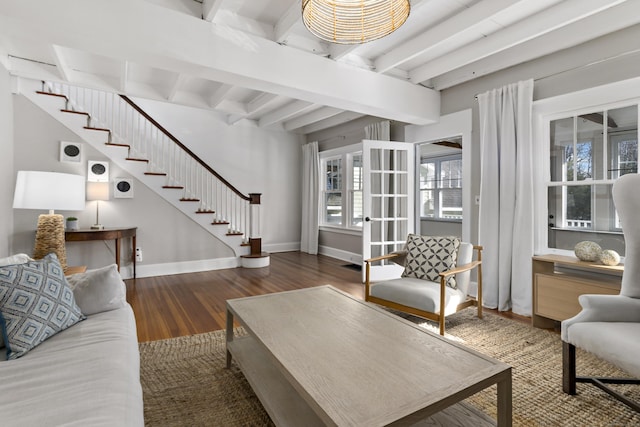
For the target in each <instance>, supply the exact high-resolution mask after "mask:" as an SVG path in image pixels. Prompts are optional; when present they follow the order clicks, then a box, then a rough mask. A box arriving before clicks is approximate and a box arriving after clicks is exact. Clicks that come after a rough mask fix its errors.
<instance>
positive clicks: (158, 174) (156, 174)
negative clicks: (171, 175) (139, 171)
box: [144, 172, 167, 176]
mask: <svg viewBox="0 0 640 427" xmlns="http://www.w3.org/2000/svg"><path fill="white" fill-rule="evenodd" d="M144 174H145V175H153V176H167V174H166V173H164V172H145V173H144Z"/></svg>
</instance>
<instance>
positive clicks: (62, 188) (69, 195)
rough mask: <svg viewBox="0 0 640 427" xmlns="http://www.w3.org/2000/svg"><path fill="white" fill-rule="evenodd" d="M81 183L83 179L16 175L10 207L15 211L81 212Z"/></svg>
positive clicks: (48, 174)
mask: <svg viewBox="0 0 640 427" xmlns="http://www.w3.org/2000/svg"><path fill="white" fill-rule="evenodd" d="M84 182H85V180H84V176H82V175H72V174H68V173H58V172H39V171H18V176H17V179H16V191H15V193H14V196H13V207H14V208H16V209H40V210H65V211H81V210H84V208H85V199H84Z"/></svg>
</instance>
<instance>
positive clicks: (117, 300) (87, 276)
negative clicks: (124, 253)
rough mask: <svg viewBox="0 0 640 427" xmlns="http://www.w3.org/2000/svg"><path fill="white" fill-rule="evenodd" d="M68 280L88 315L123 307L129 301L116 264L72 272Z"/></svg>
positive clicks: (84, 312) (77, 300)
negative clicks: (81, 271)
mask: <svg viewBox="0 0 640 427" xmlns="http://www.w3.org/2000/svg"><path fill="white" fill-rule="evenodd" d="M67 281H68V282H69V286H70V287H71V289H72V290H73V296H74V297H75V299H76V303H77V304H78V306H79V307H80V309H81V310H82V313H83V314H85V315H87V316H90V315H92V314H96V313H101V312H103V311H110V310H115V309H117V308H122V307H124V306H125V305H126V303H127V299H126V297H127V292H126V287H125V284H124V282H123V281H122V278H121V277H120V273H118V266H117V265H115V264H111V265H109V266H107V267H103V268H98V269H96V270H87V271H86V272H84V273H78V274H72V275H71V276H69V277H67Z"/></svg>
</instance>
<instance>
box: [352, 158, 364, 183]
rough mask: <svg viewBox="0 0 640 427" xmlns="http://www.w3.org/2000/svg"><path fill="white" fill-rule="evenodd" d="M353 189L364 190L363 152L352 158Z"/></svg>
mask: <svg viewBox="0 0 640 427" xmlns="http://www.w3.org/2000/svg"><path fill="white" fill-rule="evenodd" d="M351 171H352V183H351V184H352V190H362V154H354V156H353V158H352V159H351Z"/></svg>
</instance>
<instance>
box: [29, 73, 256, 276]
mask: <svg viewBox="0 0 640 427" xmlns="http://www.w3.org/2000/svg"><path fill="white" fill-rule="evenodd" d="M26 83H27V82H26V81H23V82H21V88H20V89H21V94H22V95H23V96H24V97H25V98H27V99H28V100H30V101H31V102H33V103H34V104H35V105H36V106H38V107H39V108H41V109H42V110H43V111H45V112H46V113H47V114H49V115H50V116H51V117H53V118H54V119H55V120H57V121H58V122H60V123H61V124H63V125H64V126H65V127H67V128H68V129H69V130H71V131H72V132H73V133H75V134H76V135H78V137H79V138H81V139H82V140H83V141H84V142H86V143H87V144H89V145H91V146H92V147H93V148H95V149H96V150H98V151H99V152H100V153H102V154H104V155H105V156H106V157H108V158H109V159H110V160H111V161H112V162H114V163H115V164H116V165H118V166H119V167H120V168H122V169H123V170H125V171H127V173H129V174H130V175H131V176H133V177H135V178H136V179H137V180H138V181H140V182H141V183H142V184H144V185H145V186H146V187H148V188H149V189H150V190H152V191H153V192H154V193H156V194H157V195H159V196H160V197H162V198H163V199H164V200H166V201H167V202H168V203H170V204H171V205H172V206H173V207H175V208H176V209H178V210H179V211H180V212H182V213H183V214H184V215H185V216H186V217H188V218H189V219H191V220H192V221H193V222H195V223H196V224H198V225H199V226H200V227H202V228H203V229H204V230H205V231H206V232H208V233H209V234H211V235H212V236H214V237H215V238H217V239H218V240H220V241H221V242H222V243H223V244H225V245H226V246H227V247H229V249H231V250H232V251H233V253H234V254H235V257H236V259H237V261H238V264H237V265H238V266H240V265H241V262H240V257H241V256H243V255H248V254H249V253H250V248H249V247H248V246H245V245H242V237H243V236H242V235H227V232H228V227H227V226H226V224H223V223H222V224H212V221H213V214H197V213H195V212H196V209H197V207H198V205H197V203H194V202H184V201H180V198H181V197H183V196H184V194H183V191H182V190H179V189H166V188H162V187H163V185H165V177H164V176H157V175H145V172H147V164H146V162H138V161H130V160H126V157H127V154H128V149H127V148H126V147H118V146H108V145H105V142H106V140H107V138H106V136H105V135H106V132H101V131H95V130H88V129H84V126H86V118H85V117H83V116H79V115H77V114H69V113H65V112H62V111H61V109H63V108H64V100H63V99H62V98H55V97H51V96H47V95H40V94H37V93H36V91H37V90H39V89H40V87H39V83H38V82H35V81H34V82H33V83H34V84H33V85H27V84H26Z"/></svg>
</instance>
